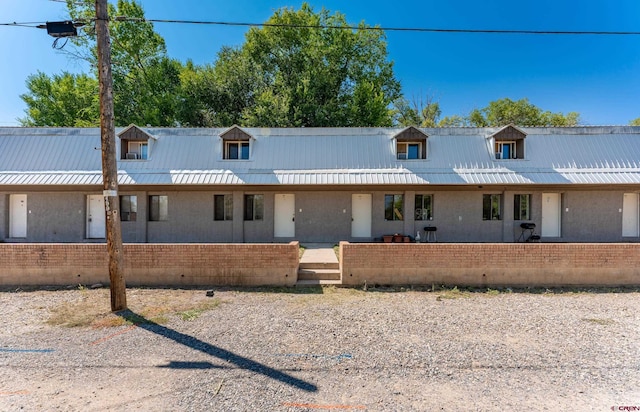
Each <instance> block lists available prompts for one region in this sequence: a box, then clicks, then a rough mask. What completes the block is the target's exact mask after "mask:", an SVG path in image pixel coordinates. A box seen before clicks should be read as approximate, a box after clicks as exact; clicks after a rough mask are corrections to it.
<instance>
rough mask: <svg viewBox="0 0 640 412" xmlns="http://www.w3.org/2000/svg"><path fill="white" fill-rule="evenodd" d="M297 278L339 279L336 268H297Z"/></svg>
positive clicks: (338, 272)
mask: <svg viewBox="0 0 640 412" xmlns="http://www.w3.org/2000/svg"><path fill="white" fill-rule="evenodd" d="M298 280H340V271H339V270H337V269H298Z"/></svg>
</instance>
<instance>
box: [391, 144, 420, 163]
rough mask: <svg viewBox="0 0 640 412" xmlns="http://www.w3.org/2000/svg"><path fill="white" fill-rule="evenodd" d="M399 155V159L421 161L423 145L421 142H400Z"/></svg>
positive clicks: (398, 146)
mask: <svg viewBox="0 0 640 412" xmlns="http://www.w3.org/2000/svg"><path fill="white" fill-rule="evenodd" d="M396 148H397V155H398V159H400V160H404V159H421V158H422V156H421V154H422V143H419V142H398V145H397V146H396Z"/></svg>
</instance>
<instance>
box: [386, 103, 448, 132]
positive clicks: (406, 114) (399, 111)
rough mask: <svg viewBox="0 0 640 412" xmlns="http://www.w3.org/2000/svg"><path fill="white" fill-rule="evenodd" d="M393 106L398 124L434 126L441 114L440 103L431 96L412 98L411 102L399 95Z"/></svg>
mask: <svg viewBox="0 0 640 412" xmlns="http://www.w3.org/2000/svg"><path fill="white" fill-rule="evenodd" d="M394 107H395V110H396V116H395V121H396V123H397V124H398V125H399V126H416V127H436V126H438V119H439V118H440V115H441V114H442V110H440V104H439V103H438V102H436V101H433V98H432V97H424V98H423V97H420V98H414V99H413V100H412V101H411V102H410V101H409V100H407V99H406V98H404V97H401V98H399V99H397V100H396V101H395V102H394Z"/></svg>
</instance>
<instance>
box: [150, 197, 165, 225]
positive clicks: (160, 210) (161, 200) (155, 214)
mask: <svg viewBox="0 0 640 412" xmlns="http://www.w3.org/2000/svg"><path fill="white" fill-rule="evenodd" d="M168 218H169V197H168V196H166V195H162V196H159V195H153V196H149V220H150V221H152V222H161V221H164V220H167V219H168Z"/></svg>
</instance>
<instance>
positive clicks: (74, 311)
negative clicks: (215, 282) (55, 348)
mask: <svg viewBox="0 0 640 412" xmlns="http://www.w3.org/2000/svg"><path fill="white" fill-rule="evenodd" d="M70 293H73V295H72V296H70V298H69V299H68V300H67V302H65V303H63V304H61V305H59V306H57V307H55V308H53V309H51V316H50V317H49V319H48V320H47V323H48V324H50V325H55V326H65V327H87V326H91V327H94V328H107V327H116V326H123V325H139V324H149V323H157V324H161V325H162V324H166V323H167V322H168V321H169V319H170V317H171V316H178V317H180V318H182V319H184V320H193V319H195V318H197V317H198V316H200V315H201V314H202V313H203V312H205V311H207V310H211V309H214V308H216V307H218V306H219V305H220V304H221V303H222V302H223V301H222V300H220V299H217V298H216V299H210V298H206V300H202V299H196V298H194V295H193V291H182V290H174V291H171V292H170V293H161V292H159V291H153V290H150V291H146V290H133V291H131V293H130V295H131V296H132V297H135V298H134V299H131V300H130V301H131V302H130V303H134V302H133V301H135V304H133V305H130V307H131V308H132V309H131V310H128V311H123V312H119V313H112V312H110V311H108V308H109V305H108V302H109V293H108V291H107V290H89V289H84V290H80V291H79V293H78V292H77V291H76V292H73V291H70ZM74 298H75V300H74Z"/></svg>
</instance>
